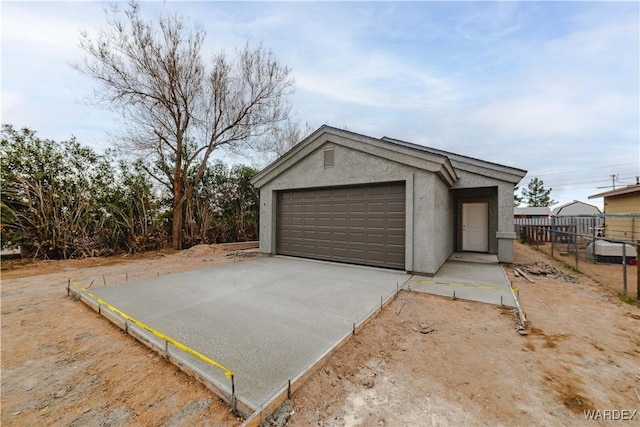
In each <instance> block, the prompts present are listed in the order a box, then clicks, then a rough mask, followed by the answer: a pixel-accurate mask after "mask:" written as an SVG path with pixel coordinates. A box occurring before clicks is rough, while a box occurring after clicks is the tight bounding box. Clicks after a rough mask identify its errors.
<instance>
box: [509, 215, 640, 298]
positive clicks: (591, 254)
mask: <svg viewBox="0 0 640 427" xmlns="http://www.w3.org/2000/svg"><path fill="white" fill-rule="evenodd" d="M515 231H516V233H517V234H518V236H519V238H520V240H521V241H522V242H524V243H527V244H529V245H532V246H535V247H536V248H537V249H538V250H540V251H542V252H545V253H547V254H549V255H550V256H551V257H553V258H556V259H558V260H560V261H562V262H564V263H565V264H567V265H568V266H569V267H571V268H573V269H575V270H577V271H580V272H581V273H584V274H585V275H587V276H590V277H592V278H593V279H595V280H596V281H598V282H600V283H601V284H603V285H605V286H608V287H609V288H611V289H614V290H616V291H617V292H619V293H620V294H622V295H623V296H624V297H626V298H631V299H636V300H638V301H640V297H639V295H640V277H638V276H639V274H640V272H639V269H638V265H637V264H638V254H639V253H640V214H600V215H592V216H570V217H552V218H543V219H529V218H517V219H515Z"/></svg>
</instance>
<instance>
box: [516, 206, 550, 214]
mask: <svg viewBox="0 0 640 427" xmlns="http://www.w3.org/2000/svg"><path fill="white" fill-rule="evenodd" d="M513 214H514V215H520V216H549V215H551V209H550V208H549V207H548V206H541V207H530V206H529V207H525V208H514V209H513Z"/></svg>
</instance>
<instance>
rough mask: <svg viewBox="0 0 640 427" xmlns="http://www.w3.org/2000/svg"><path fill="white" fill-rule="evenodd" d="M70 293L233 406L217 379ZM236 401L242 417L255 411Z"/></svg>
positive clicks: (82, 296)
mask: <svg viewBox="0 0 640 427" xmlns="http://www.w3.org/2000/svg"><path fill="white" fill-rule="evenodd" d="M70 294H72V295H73V296H75V297H77V298H78V299H79V300H80V301H81V302H83V303H84V304H85V305H87V306H88V307H89V308H91V309H93V310H94V311H96V312H97V313H98V314H100V315H101V316H102V317H104V318H105V319H106V320H108V321H110V322H111V323H113V324H114V325H115V326H117V327H118V328H120V329H122V330H123V331H125V332H126V333H127V334H129V335H131V336H132V337H133V338H135V339H136V340H137V341H138V342H140V343H141V344H143V345H145V346H147V347H148V348H149V349H151V350H153V351H155V352H156V353H157V354H158V355H159V356H161V357H162V358H164V359H165V360H167V361H169V362H171V363H172V364H173V365H175V366H176V367H177V368H178V369H180V370H181V371H183V372H184V373H185V374H187V375H189V376H190V377H192V378H194V379H196V380H197V381H199V382H201V383H202V384H203V385H204V386H205V387H206V388H207V389H209V390H210V391H211V392H213V393H214V394H215V395H216V396H218V397H219V398H220V399H222V400H223V401H224V402H225V403H227V404H228V405H229V410H230V411H231V410H232V408H233V403H232V396H231V393H229V392H228V391H225V390H224V389H225V387H224V386H223V385H221V384H220V383H219V382H218V381H216V380H215V379H213V378H211V377H210V376H209V375H207V374H206V373H204V372H203V371H202V370H201V369H199V368H197V367H196V366H194V365H193V364H191V363H190V362H188V361H187V360H183V359H181V358H180V355H179V354H178V355H177V354H174V353H170V352H169V353H167V352H166V351H165V349H164V348H162V347H161V346H160V345H158V343H156V342H154V340H153V339H150V338H149V336H148V335H147V334H146V333H145V332H144V331H143V330H141V329H140V328H138V327H137V326H136V325H133V324H130V323H127V322H126V321H124V319H122V318H121V317H120V316H119V315H117V314H116V313H113V312H111V311H110V310H109V309H107V308H105V307H102V306H100V305H99V304H98V303H97V302H96V301H95V300H93V299H92V298H90V297H89V296H87V295H85V294H84V293H82V292H81V291H78V290H71V291H70ZM235 403H236V405H235V406H236V411H237V412H238V413H239V414H241V415H242V416H243V417H245V418H247V417H250V416H251V415H252V414H253V413H254V412H255V406H252V405H251V404H250V403H249V402H247V401H245V399H243V398H241V397H240V396H237V395H236V396H235Z"/></svg>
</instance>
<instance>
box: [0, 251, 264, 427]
mask: <svg viewBox="0 0 640 427" xmlns="http://www.w3.org/2000/svg"><path fill="white" fill-rule="evenodd" d="M246 246H247V245H246V244H244V245H212V246H205V245H200V246H196V247H194V248H191V249H188V250H185V251H181V252H173V253H171V252H165V253H161V252H155V253H151V254H146V255H144V256H139V257H128V256H120V257H113V258H90V259H84V260H67V261H39V262H28V261H22V260H16V261H4V260H3V261H2V289H1V310H2V311H1V317H0V319H1V323H2V328H1V330H2V340H1V343H2V348H1V352H0V355H1V359H2V360H1V368H2V371H1V382H2V397H1V403H2V407H1V418H0V421H1V422H0V424H2V425H3V426H42V425H51V426H53V425H64V426H88V425H93V426H101V425H104V426H125V425H143V426H160V425H162V426H192V425H202V426H218V425H231V426H233V425H239V424H240V423H241V420H240V419H238V418H236V417H234V416H233V414H231V412H230V410H229V407H228V406H227V405H226V404H225V403H224V402H222V401H220V400H219V399H218V398H217V396H215V395H214V394H213V393H211V391H209V390H208V389H206V388H205V387H204V386H203V385H201V384H200V383H198V382H196V381H194V380H193V379H192V378H190V377H188V376H187V375H185V374H183V373H182V372H181V371H179V370H178V369H177V368H176V367H174V366H173V365H172V364H170V363H169V362H167V361H165V360H164V358H162V357H160V356H158V355H157V354H156V353H154V352H153V351H151V350H149V349H148V348H147V347H145V346H143V345H142V344H139V343H137V342H136V341H135V340H133V338H132V337H130V336H128V335H126V334H124V333H123V332H122V331H121V330H120V329H118V328H117V327H115V326H113V325H112V324H111V323H109V322H108V321H106V320H105V319H104V318H103V317H101V316H99V315H98V314H97V313H96V312H94V311H93V310H91V309H89V308H88V307H87V306H85V305H84V304H83V303H81V302H77V301H74V300H72V299H70V298H68V297H67V296H66V286H67V279H68V278H73V279H75V280H77V281H79V282H80V283H81V284H83V285H84V286H89V285H90V284H91V283H92V282H93V284H92V285H91V286H93V287H97V286H105V283H106V284H107V285H109V284H115V283H118V282H124V281H125V280H127V279H128V280H135V279H142V278H144V277H150V276H154V275H157V274H166V273H169V272H179V271H185V270H190V269H195V268H202V267H206V266H212V265H217V264H222V263H227V262H237V261H239V260H240V259H239V258H236V257H229V256H226V255H227V254H228V253H229V250H236V249H241V248H243V247H246ZM249 246H255V245H249Z"/></svg>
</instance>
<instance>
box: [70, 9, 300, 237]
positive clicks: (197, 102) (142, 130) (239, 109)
mask: <svg viewBox="0 0 640 427" xmlns="http://www.w3.org/2000/svg"><path fill="white" fill-rule="evenodd" d="M107 13H108V18H107V22H108V26H109V28H108V29H107V30H104V31H102V32H100V33H99V34H98V36H97V37H96V38H95V39H94V38H91V37H90V36H89V35H88V34H87V33H83V34H82V36H81V42H80V47H81V48H82V50H83V51H84V52H85V58H84V61H83V62H81V63H80V64H77V65H76V69H78V70H79V71H81V72H83V73H84V74H86V75H89V76H91V77H93V78H94V79H95V80H96V81H97V82H98V83H99V84H100V86H101V90H98V91H97V92H96V94H95V95H96V100H97V101H98V102H99V103H102V104H104V105H106V106H107V107H109V108H112V109H114V110H116V111H118V112H120V113H121V114H122V116H123V122H124V123H125V135H126V140H127V141H128V143H129V147H131V148H133V149H135V150H138V151H139V152H140V154H141V155H143V156H144V157H145V158H146V159H149V160H151V162H152V163H153V164H155V168H153V169H152V168H149V169H148V171H149V173H150V174H152V176H153V177H154V178H155V179H157V180H158V181H159V182H161V183H162V184H163V185H165V186H166V188H167V189H168V190H169V191H170V192H171V194H172V221H171V224H172V225H171V226H172V230H171V236H172V246H173V247H174V248H175V249H181V248H182V243H183V228H184V226H183V220H184V213H185V209H186V203H187V201H188V200H189V199H190V198H191V197H192V195H193V192H194V190H195V188H196V186H197V185H198V183H199V182H200V180H201V179H202V177H203V175H204V174H205V171H206V169H207V162H208V160H209V158H210V156H211V153H212V152H213V151H214V150H216V149H217V148H229V149H239V148H240V147H242V146H243V145H245V144H247V143H249V142H250V141H251V140H253V139H256V138H261V137H263V136H264V135H267V134H268V133H269V132H271V131H272V130H273V129H274V128H275V127H277V125H278V124H279V123H280V122H282V121H284V120H286V119H287V117H288V116H289V111H290V107H289V104H288V102H287V99H288V95H289V94H290V92H291V89H292V86H293V80H292V79H291V78H290V77H289V74H290V71H289V69H288V68H287V67H285V66H283V65H281V64H280V63H279V62H278V61H277V60H276V58H275V57H274V55H273V53H272V52H271V51H268V50H266V49H265V48H264V47H263V46H262V45H258V46H256V47H253V46H250V45H249V44H248V43H247V44H246V45H245V46H244V47H242V48H240V49H238V50H237V52H236V57H235V58H233V59H230V58H229V57H228V56H227V55H226V54H225V53H224V52H221V53H218V54H217V55H215V56H214V57H213V58H212V59H211V60H210V61H204V60H203V58H202V55H201V53H200V51H201V48H202V43H203V41H204V37H205V32H204V30H203V29H202V28H201V27H200V26H197V25H195V26H193V27H191V28H190V27H188V26H187V25H186V24H185V22H184V20H183V19H182V17H180V16H179V15H177V14H174V15H168V16H162V17H160V18H159V19H158V22H157V23H155V24H154V23H152V22H147V21H145V20H144V19H143V18H142V16H141V13H140V7H139V5H138V4H137V3H135V2H132V3H130V4H129V7H128V9H126V10H125V11H124V12H122V11H120V10H119V9H118V7H117V5H115V6H113V8H112V9H111V10H110V11H108V12H107ZM194 170H195V173H192V171H194Z"/></svg>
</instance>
